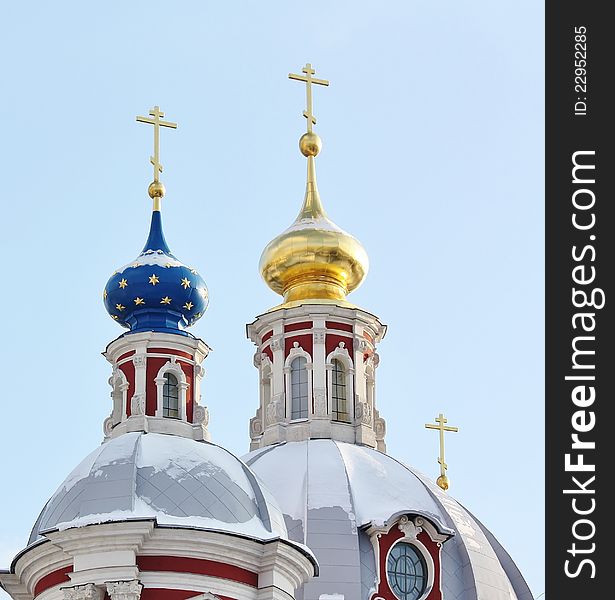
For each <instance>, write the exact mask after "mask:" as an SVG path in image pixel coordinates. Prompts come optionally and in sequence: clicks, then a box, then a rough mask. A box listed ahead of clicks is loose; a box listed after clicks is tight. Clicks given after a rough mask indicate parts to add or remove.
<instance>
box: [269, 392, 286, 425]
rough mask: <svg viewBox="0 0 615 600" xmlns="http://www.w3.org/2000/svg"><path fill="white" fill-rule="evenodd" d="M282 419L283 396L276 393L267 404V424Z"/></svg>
mask: <svg viewBox="0 0 615 600" xmlns="http://www.w3.org/2000/svg"><path fill="white" fill-rule="evenodd" d="M283 419H284V397H283V395H282V394H277V395H276V396H275V397H274V398H272V400H271V402H269V404H268V405H267V425H273V424H274V423H279V422H280V421H282V420H283Z"/></svg>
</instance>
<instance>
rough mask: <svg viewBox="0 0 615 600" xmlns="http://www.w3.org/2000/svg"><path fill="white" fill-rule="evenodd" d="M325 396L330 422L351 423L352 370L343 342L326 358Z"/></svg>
mask: <svg viewBox="0 0 615 600" xmlns="http://www.w3.org/2000/svg"><path fill="white" fill-rule="evenodd" d="M325 368H326V370H327V396H328V400H329V412H330V414H331V420H332V421H337V422H338V423H352V419H353V415H354V402H353V399H354V368H353V364H352V358H351V357H350V353H349V352H348V349H347V348H346V343H345V342H340V343H339V344H338V346H337V348H335V350H333V352H331V353H330V354H329V355H328V356H327V361H326V364H325Z"/></svg>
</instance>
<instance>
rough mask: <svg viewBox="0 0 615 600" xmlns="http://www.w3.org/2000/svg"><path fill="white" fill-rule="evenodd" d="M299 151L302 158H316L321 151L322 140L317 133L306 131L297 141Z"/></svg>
mask: <svg viewBox="0 0 615 600" xmlns="http://www.w3.org/2000/svg"><path fill="white" fill-rule="evenodd" d="M299 150H301V154H303V156H306V157H307V156H318V155H319V154H320V151H321V150H322V140H321V139H320V136H319V135H318V134H317V133H314V132H313V131H308V132H307V133H304V134H303V135H302V136H301V139H300V140H299Z"/></svg>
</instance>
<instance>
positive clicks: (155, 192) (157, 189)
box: [147, 181, 167, 200]
mask: <svg viewBox="0 0 615 600" xmlns="http://www.w3.org/2000/svg"><path fill="white" fill-rule="evenodd" d="M166 191H167V190H166V188H165V187H164V184H163V183H162V181H152V182H151V183H150V184H149V187H148V188H147V193H148V194H149V197H150V198H152V200H153V199H154V198H162V197H163V196H164V195H165V194H166Z"/></svg>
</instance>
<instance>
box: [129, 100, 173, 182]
mask: <svg viewBox="0 0 615 600" xmlns="http://www.w3.org/2000/svg"><path fill="white" fill-rule="evenodd" d="M149 114H150V115H151V118H150V117H137V121H139V123H149V124H150V125H153V126H154V156H150V159H149V160H150V162H151V163H152V165H154V181H155V182H158V181H159V180H160V173H162V165H161V164H160V128H161V127H170V128H171V129H177V123H170V122H169V121H161V120H160V119H162V118H164V113H163V112H162V111H161V110H160V107H159V106H154V108H152V110H150V111H149Z"/></svg>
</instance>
